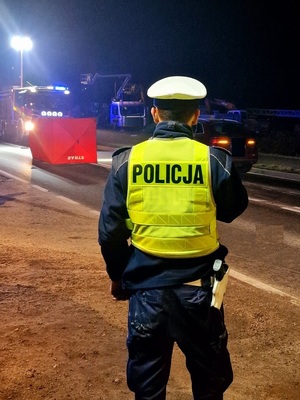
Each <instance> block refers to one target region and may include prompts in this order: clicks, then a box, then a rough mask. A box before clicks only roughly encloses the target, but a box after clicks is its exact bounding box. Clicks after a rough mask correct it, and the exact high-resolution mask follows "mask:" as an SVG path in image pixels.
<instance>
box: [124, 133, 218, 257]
mask: <svg viewBox="0 0 300 400" xmlns="http://www.w3.org/2000/svg"><path fill="white" fill-rule="evenodd" d="M127 209H128V214H129V218H130V219H129V220H128V221H127V226H128V227H129V228H130V229H132V236H131V241H132V244H133V245H134V246H135V247H137V248H138V249H140V250H142V251H144V252H145V253H148V254H152V255H155V256H158V257H165V258H190V257H200V256H205V255H208V254H210V253H212V252H213V251H215V250H216V249H217V248H218V247H219V241H218V234H217V221H216V206H215V203H214V199H213V195H212V191H211V181H210V157H209V147H208V146H206V145H204V144H202V143H199V142H196V141H194V140H191V139H188V138H174V139H159V138H155V139H152V140H148V141H145V142H142V143H140V144H137V145H135V146H134V147H133V148H132V150H131V153H130V156H129V160H128V193H127Z"/></svg>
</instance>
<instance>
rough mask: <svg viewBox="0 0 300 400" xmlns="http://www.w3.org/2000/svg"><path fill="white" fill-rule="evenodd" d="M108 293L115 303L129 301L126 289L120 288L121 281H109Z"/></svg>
mask: <svg viewBox="0 0 300 400" xmlns="http://www.w3.org/2000/svg"><path fill="white" fill-rule="evenodd" d="M110 293H111V294H112V296H113V298H114V299H115V300H117V301H120V300H128V299H129V293H128V291H127V290H126V289H123V288H122V282H121V281H111V284H110Z"/></svg>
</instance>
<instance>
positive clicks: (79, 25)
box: [0, 0, 300, 109]
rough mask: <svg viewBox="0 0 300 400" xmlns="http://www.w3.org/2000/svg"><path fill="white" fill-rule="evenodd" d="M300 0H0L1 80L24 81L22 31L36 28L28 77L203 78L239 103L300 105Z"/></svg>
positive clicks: (35, 80)
mask: <svg viewBox="0 0 300 400" xmlns="http://www.w3.org/2000/svg"><path fill="white" fill-rule="evenodd" d="M297 3H298V2H297V1H296V0H294V1H293V0H286V1H284V2H280V3H279V4H275V2H274V1H268V0H258V1H254V0H253V1H250V0H106V1H105V0H0V88H1V89H2V88H4V87H5V86H8V85H11V84H19V82H20V80H19V76H20V54H19V53H18V52H16V51H15V50H13V49H12V48H11V47H10V38H11V37H12V36H13V35H15V34H24V35H25V34H26V35H29V36H30V37H31V39H32V41H33V43H34V48H33V49H32V50H31V51H30V52H28V53H24V81H29V82H31V83H32V84H36V85H44V84H53V83H64V84H66V85H68V86H69V87H70V88H72V87H74V86H75V85H78V84H79V82H80V74H81V73H92V74H95V73H96V72H98V73H101V74H125V73H130V74H132V82H135V83H140V84H142V85H143V86H144V87H145V89H147V88H148V86H149V85H151V84H152V83H153V82H155V81H156V80H157V79H160V78H163V77H165V76H169V75H188V76H192V77H194V78H196V79H199V80H201V81H202V82H203V83H204V84H205V85H206V87H207V89H208V97H209V98H219V99H225V100H227V101H231V102H233V103H234V104H236V105H237V107H239V108H244V107H262V108H277V109H280V108H281V109H300V96H299V89H300V80H299V72H300V68H299V61H298V57H299V49H300V35H299V26H300V13H299V12H298V10H297V8H298V7H296V5H297Z"/></svg>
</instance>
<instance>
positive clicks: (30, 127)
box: [24, 121, 34, 132]
mask: <svg viewBox="0 0 300 400" xmlns="http://www.w3.org/2000/svg"><path fill="white" fill-rule="evenodd" d="M24 129H25V131H26V132H29V131H33V130H34V123H33V122H32V121H26V122H25V124H24Z"/></svg>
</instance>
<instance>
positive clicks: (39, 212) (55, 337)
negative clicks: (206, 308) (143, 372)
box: [0, 175, 300, 400]
mask: <svg viewBox="0 0 300 400" xmlns="http://www.w3.org/2000/svg"><path fill="white" fill-rule="evenodd" d="M0 188H1V192H0V193H1V195H0V216H1V224H0V234H1V239H2V240H1V244H0V316H1V325H0V355H1V363H0V399H1V400H8V399H14V400H29V399H30V400H42V399H47V400H69V399H71V400H119V399H120V398H123V399H132V398H133V396H132V394H131V393H130V392H129V391H128V389H127V386H126V378H125V370H126V357H127V353H126V347H125V341H126V321H127V316H126V314H127V303H126V302H118V303H116V302H114V301H113V300H112V298H111V296H110V294H109V280H108V278H107V276H106V272H105V266H104V263H103V260H102V258H101V256H100V252H99V248H98V244H97V222H98V215H97V214H96V213H94V212H91V210H89V209H88V208H85V207H83V206H81V205H77V204H70V203H68V202H65V201H63V200H61V199H59V198H57V197H56V196H55V195H53V194H51V193H49V192H42V191H40V190H38V189H37V188H35V187H33V186H31V185H30V184H25V183H23V182H19V181H16V180H14V179H10V178H7V177H5V176H2V175H0ZM233 257H234V255H233ZM225 308H226V320H227V326H228V330H229V334H230V336H229V348H230V352H231V356H232V362H233V368H234V373H235V379H234V383H233V384H232V386H231V387H230V388H229V389H228V391H227V392H226V394H225V399H226V400H242V399H243V400H244V399H248V400H263V399H264V400H298V399H299V392H300V383H299V363H300V356H299V348H300V343H299V325H298V323H299V306H296V305H294V304H293V303H291V301H290V299H289V298H285V297H280V296H278V295H277V294H274V293H268V292H265V291H262V290H259V289H256V288H254V287H253V286H250V285H248V284H245V283H243V282H241V281H239V280H237V279H235V278H233V277H231V279H230V283H229V288H228V290H227V293H226V298H225ZM191 397H192V396H191V390H190V382H189V377H188V375H187V373H186V371H185V368H184V360H183V357H182V355H181V354H180V352H179V351H178V349H177V348H176V349H175V352H174V360H173V367H172V373H171V377H170V381H169V386H168V399H169V400H190V399H191Z"/></svg>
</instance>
